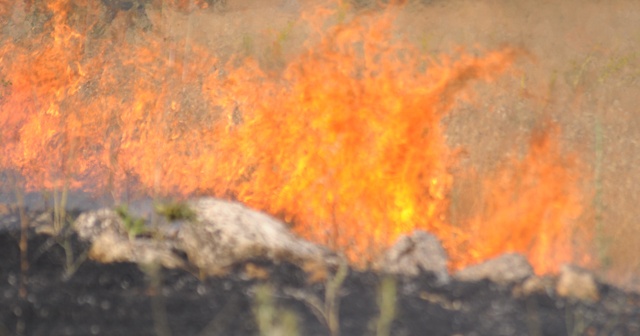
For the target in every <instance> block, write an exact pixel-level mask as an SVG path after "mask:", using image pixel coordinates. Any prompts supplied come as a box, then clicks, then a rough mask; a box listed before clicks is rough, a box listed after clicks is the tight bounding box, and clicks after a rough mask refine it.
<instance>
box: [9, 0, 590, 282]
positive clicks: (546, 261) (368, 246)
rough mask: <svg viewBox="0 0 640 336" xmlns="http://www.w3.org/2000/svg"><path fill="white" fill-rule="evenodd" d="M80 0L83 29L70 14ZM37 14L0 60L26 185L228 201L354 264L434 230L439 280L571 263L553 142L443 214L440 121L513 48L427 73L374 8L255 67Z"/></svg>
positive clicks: (570, 207)
mask: <svg viewBox="0 0 640 336" xmlns="http://www.w3.org/2000/svg"><path fill="white" fill-rule="evenodd" d="M180 3H181V4H183V3H182V2H180ZM82 5H84V6H85V8H87V14H86V15H87V16H88V17H89V19H85V20H79V19H78V18H77V17H75V16H74V14H73V9H74V8H78V7H77V6H82ZM183 5H184V4H183ZM183 5H180V6H179V7H180V9H181V10H184V6H183ZM44 10H46V11H48V12H50V13H52V19H51V20H50V21H48V23H47V24H46V25H45V26H44V27H43V32H42V34H41V35H32V36H29V38H28V39H24V40H12V39H10V38H5V41H3V42H4V43H3V47H2V49H0V59H2V65H1V66H0V76H2V77H1V79H2V81H3V82H2V83H4V84H3V87H2V88H0V104H1V106H2V113H1V114H0V124H1V125H2V130H3V131H2V134H1V140H2V144H3V145H2V148H1V150H2V158H1V159H0V165H1V166H2V167H3V168H4V169H8V170H13V171H17V172H19V173H20V174H21V175H22V176H23V177H24V179H25V181H26V185H27V187H28V188H29V189H30V190H42V189H48V190H51V189H54V190H55V189H61V188H81V189H84V190H94V191H96V192H105V191H109V192H112V193H113V194H114V195H115V196H116V197H118V195H121V194H122V193H123V192H124V191H125V189H126V188H128V187H129V186H131V185H135V186H139V187H140V188H141V189H142V190H143V191H145V192H146V193H148V194H151V195H174V196H175V195H184V196H186V195H193V194H212V195H216V196H218V197H226V198H229V197H231V198H235V199H238V200H240V201H242V202H244V203H246V204H248V205H250V206H253V207H255V208H258V209H262V210H264V211H267V212H269V213H271V214H273V215H276V216H279V217H281V218H283V219H284V220H285V221H287V222H288V223H290V224H291V227H292V229H293V230H295V231H296V232H297V233H298V234H300V235H301V236H303V237H306V238H308V239H310V240H312V241H315V242H319V243H322V244H325V245H327V246H330V247H331V248H333V249H336V250H339V251H342V252H344V253H345V255H346V256H347V257H348V258H349V259H350V260H351V261H353V262H354V264H357V265H366V264H367V263H368V262H370V261H371V260H373V259H374V258H376V257H377V256H378V255H379V254H380V253H381V252H382V251H384V250H385V248H387V247H388V246H390V244H392V243H393V242H394V241H395V240H396V239H397V238H398V236H399V235H401V234H406V233H410V232H411V231H413V230H414V229H425V230H428V231H430V232H433V233H434V234H436V235H438V236H439V237H440V238H441V239H442V241H443V243H444V245H445V248H446V249H447V250H448V252H449V253H450V255H451V257H452V267H453V268H459V267H463V266H465V265H468V264H471V263H475V262H478V261H481V260H483V259H485V258H488V257H491V256H494V255H495V254H498V253H501V252H505V251H520V252H523V253H526V254H527V255H528V256H529V257H530V259H531V261H532V262H533V263H534V265H535V267H536V269H537V270H538V271H539V272H547V271H553V270H555V269H556V268H557V267H558V266H559V263H560V262H565V261H571V260H572V255H573V253H574V252H575V251H572V249H571V246H572V244H571V239H572V235H571V229H572V227H573V226H574V225H576V224H575V223H576V220H575V218H577V217H578V215H579V214H580V212H581V208H580V199H578V198H577V196H576V195H579V191H577V190H574V189H572V188H574V185H573V184H571V179H569V178H568V177H570V170H569V168H568V167H569V166H567V165H566V164H565V162H563V156H562V155H561V153H560V152H558V151H557V148H556V147H555V145H556V142H554V141H555V140H552V138H544V139H545V140H541V142H536V143H534V145H533V146H532V148H531V152H530V154H529V155H530V156H529V157H527V158H526V159H525V160H524V161H518V162H514V163H513V165H511V166H510V169H511V170H506V171H505V172H503V173H499V174H498V175H497V180H496V181H495V182H491V183H485V184H486V186H487V190H486V191H485V193H486V195H488V196H487V197H486V198H487V199H488V200H489V201H488V203H487V206H486V211H485V212H484V213H483V214H480V215H478V216H476V217H474V218H473V219H472V220H471V221H470V222H469V223H468V225H465V226H454V225H451V224H450V223H449V220H448V218H447V217H448V209H449V202H450V191H451V188H452V184H453V179H454V177H453V175H452V173H451V169H452V167H454V166H455V164H456V158H455V155H454V153H455V151H454V150H452V149H451V148H449V147H448V145H447V144H446V141H445V129H444V126H443V124H442V122H441V121H442V119H443V117H445V116H446V115H447V114H448V113H449V112H450V110H451V108H452V107H453V106H454V103H455V101H456V99H457V98H459V97H460V96H461V95H464V94H466V93H468V91H469V88H468V86H469V84H470V83H471V82H473V81H475V80H491V79H493V78H495V77H496V76H499V75H500V74H501V73H503V72H504V71H505V70H506V69H508V68H509V66H510V65H511V63H512V61H513V59H514V57H515V56H516V52H515V51H514V50H510V49H504V50H499V51H494V52H488V53H486V54H485V55H484V56H482V57H474V56H471V55H468V54H464V53H462V54H460V55H457V56H455V57H453V58H448V57H442V58H440V59H438V60H434V59H432V58H429V57H426V56H424V55H423V54H421V53H420V52H419V51H418V50H417V49H416V48H415V47H413V46H412V45H410V44H409V43H407V42H402V41H401V40H399V39H397V38H394V36H393V16H392V15H390V14H388V13H387V14H384V15H379V16H378V15H370V16H366V17H354V18H343V19H342V20H339V23H337V24H334V25H332V26H330V27H328V28H327V23H326V22H327V21H326V20H325V19H326V18H330V17H335V16H336V15H338V14H336V13H335V12H333V11H331V10H326V9H325V10H323V11H322V12H315V13H316V14H318V13H322V15H320V16H319V17H321V19H314V20H310V21H308V22H307V23H308V24H309V26H310V27H311V28H312V29H311V31H315V32H316V33H315V35H313V34H312V36H311V37H310V39H309V41H310V42H309V43H308V44H307V46H306V47H305V49H304V50H303V51H302V52H300V53H298V54H297V55H295V56H293V57H292V58H291V59H287V61H286V62H284V63H283V64H284V65H283V66H282V67H276V68H265V67H264V66H263V65H261V64H260V63H259V62H258V61H257V60H253V59H244V60H241V59H239V58H233V59H231V60H229V61H228V62H223V61H221V57H218V55H212V53H211V52H210V51H209V50H208V49H207V48H205V47H204V46H200V45H198V44H197V43H195V42H194V41H190V40H187V39H167V38H164V36H163V34H162V31H160V30H161V29H153V30H152V31H150V32H148V33H147V34H142V37H140V38H138V39H137V40H135V41H131V39H130V38H129V39H128V38H123V36H126V35H127V33H128V29H131V28H130V27H128V26H127V22H126V21H125V20H124V19H123V18H122V17H119V16H116V18H115V19H114V21H113V24H112V26H109V27H107V29H106V30H107V33H104V35H100V34H99V32H100V29H98V28H101V29H104V27H100V26H99V22H100V20H101V19H100V18H101V9H100V7H99V5H97V4H93V3H91V4H90V3H85V1H81V0H78V1H70V0H58V1H53V2H51V3H50V4H49V5H48V7H47V8H46V9H44ZM3 12H4V10H3ZM3 12H0V14H2V13H3ZM96 32H98V33H96ZM34 34H35V33H34ZM516 181H520V182H521V183H522V184H523V185H524V187H523V189H518V188H515V185H514V183H517V182H516ZM554 188H556V189H554ZM558 188H559V189H558ZM515 192H518V193H519V194H514V193H515ZM514 198H515V199H516V201H515V202H512V200H513V199H514ZM518 198H520V199H518ZM520 200H527V201H531V200H535V202H529V203H527V202H522V201H520ZM522 218H526V219H527V220H526V221H525V220H521V219H522Z"/></svg>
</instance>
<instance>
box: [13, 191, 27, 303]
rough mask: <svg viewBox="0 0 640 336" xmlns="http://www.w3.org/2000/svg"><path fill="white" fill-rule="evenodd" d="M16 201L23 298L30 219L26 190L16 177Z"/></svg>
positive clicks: (24, 293)
mask: <svg viewBox="0 0 640 336" xmlns="http://www.w3.org/2000/svg"><path fill="white" fill-rule="evenodd" d="M14 186H15V193H16V202H17V203H18V213H19V215H20V242H19V244H18V246H19V249H20V287H19V289H18V293H19V295H20V297H21V298H23V299H24V298H26V297H27V280H28V279H27V276H28V275H27V273H28V272H29V256H28V247H29V245H28V244H29V242H28V235H29V219H28V218H27V211H26V208H25V202H24V192H23V190H22V188H20V187H18V183H17V182H16V181H15V179H14Z"/></svg>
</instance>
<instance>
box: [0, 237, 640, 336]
mask: <svg viewBox="0 0 640 336" xmlns="http://www.w3.org/2000/svg"><path fill="white" fill-rule="evenodd" d="M18 237H19V234H18V233H17V232H12V231H6V230H5V231H2V232H0V295H2V300H1V302H2V303H1V304H0V335H3V334H16V327H19V328H21V327H24V330H23V334H25V335H60V334H65V335H90V334H100V335H153V334H155V329H154V325H157V321H154V315H153V313H152V312H153V309H152V304H153V302H159V301H158V300H153V298H154V296H156V297H157V296H158V295H162V297H163V300H162V301H160V302H163V305H164V307H161V308H162V309H165V310H166V318H167V319H168V321H165V322H168V325H169V328H170V329H171V332H172V333H173V334H174V335H255V334H257V333H258V330H257V324H256V322H255V317H254V315H253V310H252V309H253V308H254V293H255V288H254V286H255V285H257V284H259V283H263V282H268V283H270V284H272V286H273V287H274V291H273V295H274V296H275V298H276V302H278V304H279V305H282V306H284V307H285V308H287V309H290V310H292V311H294V312H295V313H296V315H297V317H298V319H299V322H300V323H299V325H300V330H299V332H300V335H327V334H329V331H328V329H327V327H326V326H325V325H323V324H322V322H320V321H319V320H318V319H317V317H316V316H315V315H314V314H313V313H312V311H311V309H310V308H309V307H308V306H307V305H306V304H305V303H304V302H301V301H300V300H296V299H294V298H292V297H288V296H287V295H286V292H287V291H286V290H285V289H287V288H288V289H291V288H294V289H298V290H301V291H305V292H307V293H309V295H316V296H317V297H323V291H324V285H322V284H309V283H308V282H307V280H306V279H307V277H306V275H305V273H304V272H303V271H302V270H301V269H300V268H298V267H297V266H294V265H291V264H288V263H280V264H274V263H273V262H270V261H265V260H253V261H251V262H245V263H242V264H238V265H236V266H235V267H234V268H233V270H232V271H231V272H230V273H229V274H228V275H226V276H224V277H219V278H208V279H205V280H200V279H199V278H198V277H197V276H196V275H194V274H192V273H189V272H187V271H182V270H162V271H161V272H160V286H159V287H155V288H154V286H153V283H154V281H151V280H150V279H149V276H148V274H149V272H145V271H143V269H144V268H141V267H138V266H137V265H135V264H130V263H122V264H110V265H102V264H97V263H94V262H91V261H86V262H85V263H83V264H82V266H81V267H80V268H79V269H78V270H77V272H76V273H75V274H74V275H73V276H72V277H71V278H70V279H68V280H66V281H64V280H63V279H64V264H65V259H64V258H65V254H64V251H63V250H62V248H60V247H59V246H57V245H53V246H51V247H50V248H49V249H48V250H47V251H46V253H43V254H40V255H39V257H37V259H34V258H33V256H35V255H36V251H37V250H38V249H39V248H40V247H41V246H44V245H45V244H46V242H47V240H48V239H49V237H46V236H40V235H35V234H33V233H32V234H31V235H30V240H29V248H30V251H29V255H30V268H29V274H28V279H29V280H28V283H27V289H28V295H27V297H26V299H21V298H20V297H19V295H18V281H17V279H19V276H20V273H19V272H20V268H19V260H20V258H19V249H18ZM71 239H74V240H75V238H74V237H72V238H71ZM73 245H74V246H76V247H77V249H79V250H80V249H83V248H86V246H83V245H82V244H80V243H78V242H77V241H76V242H75V243H74V244H73ZM77 252H80V251H77ZM248 264H251V265H252V268H260V269H264V270H266V271H267V273H268V274H269V275H268V277H266V279H262V280H256V278H255V277H253V278H252V277H251V276H250V275H249V274H248V273H247V271H246V270H247V269H248V267H247V265H248ZM381 279H382V277H381V276H380V275H378V274H374V273H360V272H355V271H350V274H349V276H348V277H347V279H346V281H345V282H344V284H343V286H342V289H341V297H340V303H341V305H340V330H341V332H342V334H343V335H370V334H373V331H372V330H373V329H372V328H373V326H374V325H375V323H374V322H375V319H376V318H377V316H378V313H379V312H378V306H377V303H376V295H377V294H376V292H377V288H378V286H379V284H380V282H381ZM396 279H397V295H398V296H397V314H396V318H395V320H394V322H393V324H392V328H391V334H392V335H453V334H459V335H583V334H594V335H595V334H598V335H600V334H605V335H638V334H640V322H639V321H640V297H639V296H638V295H637V294H631V293H625V292H623V291H620V290H619V289H616V288H612V287H608V286H606V285H601V293H602V299H601V300H600V301H599V302H598V303H595V304H587V303H582V302H572V301H570V300H566V299H561V298H558V297H556V296H555V294H554V293H553V292H551V293H544V294H532V295H529V296H525V297H515V296H514V295H513V294H512V288H511V287H509V286H502V285H498V284H495V283H492V282H490V281H488V280H484V281H480V282H460V281H452V282H451V283H449V284H447V285H438V281H437V279H436V277H435V276H433V275H430V274H421V275H420V276H418V277H415V278H403V277H398V278H396ZM156 308H157V307H156Z"/></svg>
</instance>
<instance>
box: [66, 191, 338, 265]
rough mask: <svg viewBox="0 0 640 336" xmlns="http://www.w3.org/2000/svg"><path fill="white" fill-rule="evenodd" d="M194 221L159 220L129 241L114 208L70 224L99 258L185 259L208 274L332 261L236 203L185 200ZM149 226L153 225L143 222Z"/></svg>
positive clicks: (271, 220)
mask: <svg viewBox="0 0 640 336" xmlns="http://www.w3.org/2000/svg"><path fill="white" fill-rule="evenodd" d="M186 205H187V206H188V207H189V208H190V209H192V210H193V211H194V213H195V218H193V219H192V220H174V221H169V220H167V219H165V218H159V219H157V220H156V221H155V222H156V223H155V227H151V228H150V231H153V233H150V234H147V235H143V236H136V237H134V238H133V239H132V237H131V235H130V234H129V232H128V231H127V228H126V225H125V220H124V218H122V216H120V215H118V213H117V212H116V211H114V210H112V209H100V210H96V211H90V212H86V213H83V214H82V215H80V216H79V217H78V219H77V220H76V221H75V223H74V225H73V227H74V229H75V231H76V232H77V234H78V237H79V238H80V239H82V240H84V241H87V242H89V243H91V248H90V251H89V255H90V257H92V258H93V259H96V260H98V261H101V262H124V261H128V262H135V263H143V264H148V263H159V264H161V265H163V266H165V267H168V268H175V267H181V266H184V260H182V258H180V255H181V254H184V255H186V257H187V259H188V262H189V263H190V264H192V265H193V266H196V267H197V268H198V269H199V270H200V271H201V272H202V273H204V274H208V275H217V274H221V273H223V272H224V271H225V269H227V268H228V267H229V266H232V265H233V264H234V263H236V262H239V261H243V260H247V259H251V258H258V257H266V258H270V259H272V260H279V259H282V260H287V261H291V262H294V263H301V264H302V263H305V262H307V261H319V260H322V261H323V263H331V262H333V261H336V260H337V259H336V257H335V255H333V254H331V253H330V252H329V251H328V250H326V249H324V248H322V247H320V246H318V245H315V244H312V243H310V242H308V241H305V240H303V239H300V238H298V237H296V236H294V235H293V234H292V233H291V232H290V231H289V230H287V228H286V227H285V226H284V224H283V223H282V222H280V221H278V220H276V219H274V218H272V217H269V216H267V215H266V214H263V213H261V212H258V211H255V210H252V209H249V208H247V207H245V206H243V205H241V204H239V203H235V202H228V201H223V200H219V199H214V198H201V199H196V200H192V201H190V202H188V203H187V204H186ZM147 226H151V225H147Z"/></svg>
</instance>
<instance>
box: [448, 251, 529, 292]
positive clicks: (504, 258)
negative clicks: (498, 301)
mask: <svg viewBox="0 0 640 336" xmlns="http://www.w3.org/2000/svg"><path fill="white" fill-rule="evenodd" d="M533 274H534V273H533V267H531V264H529V261H528V260H527V258H526V257H525V256H523V255H521V254H518V253H507V254H503V255H501V256H499V257H497V258H494V259H490V260H488V261H485V262H483V263H481V264H478V265H474V266H469V267H467V268H465V269H463V270H461V271H459V272H457V273H456V274H455V275H454V278H455V279H457V280H460V281H480V280H484V279H488V280H491V281H493V282H495V283H498V284H501V285H508V284H511V283H516V282H521V281H523V280H525V279H527V278H528V277H530V276H532V275H533Z"/></svg>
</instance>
